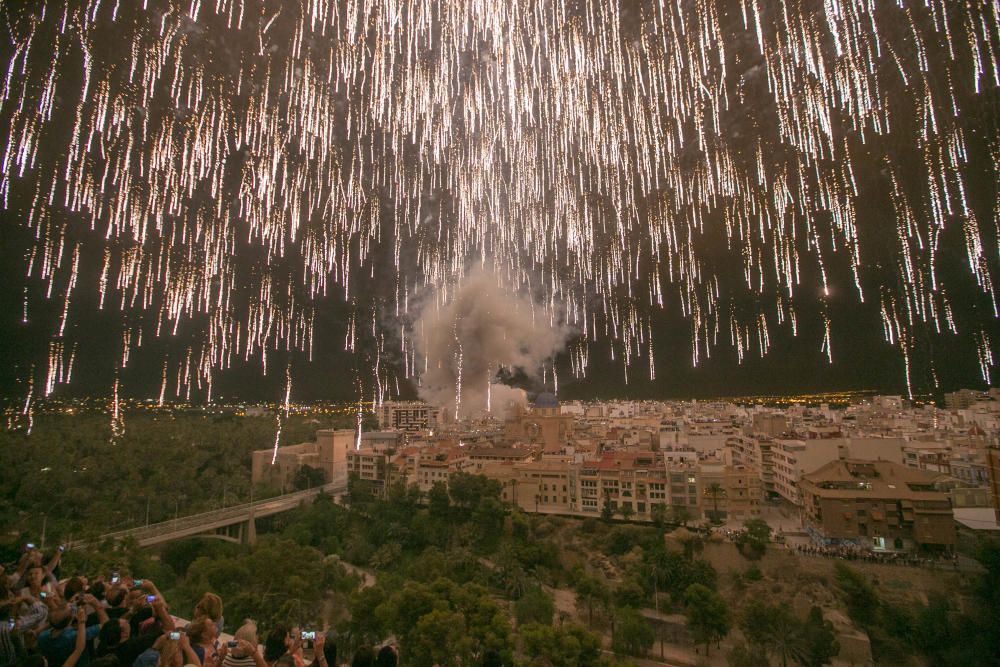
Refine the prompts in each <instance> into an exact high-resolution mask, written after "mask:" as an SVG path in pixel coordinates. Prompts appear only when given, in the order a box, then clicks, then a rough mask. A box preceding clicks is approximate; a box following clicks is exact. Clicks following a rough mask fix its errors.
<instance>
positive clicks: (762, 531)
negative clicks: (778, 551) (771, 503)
mask: <svg viewBox="0 0 1000 667" xmlns="http://www.w3.org/2000/svg"><path fill="white" fill-rule="evenodd" d="M770 541H771V527H770V526H769V525H767V522H766V521H764V520H763V519H748V520H747V521H744V522H743V532H741V533H740V534H739V535H738V536H737V538H736V548H737V549H739V552H740V553H741V554H743V556H745V557H746V558H748V559H750V560H758V559H760V558H761V557H762V556H763V555H764V553H765V552H766V551H767V543H768V542H770Z"/></svg>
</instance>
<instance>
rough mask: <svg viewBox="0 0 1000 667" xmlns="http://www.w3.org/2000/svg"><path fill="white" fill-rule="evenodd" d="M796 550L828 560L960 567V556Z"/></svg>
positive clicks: (840, 547) (839, 547)
mask: <svg viewBox="0 0 1000 667" xmlns="http://www.w3.org/2000/svg"><path fill="white" fill-rule="evenodd" d="M794 548H795V550H796V551H798V552H799V553H800V554H804V555H806V556H825V557H827V558H839V559H841V560H856V561H864V562H868V563H883V564H885V565H909V566H911V567H916V566H926V567H934V566H936V565H939V564H950V565H952V566H955V567H957V565H958V556H957V555H956V554H950V555H942V556H941V557H940V558H922V557H920V556H917V555H915V554H906V553H898V552H885V553H883V552H878V551H872V550H870V549H864V548H862V547H860V546H856V545H853V544H831V545H821V544H799V545H796V546H795V547H794Z"/></svg>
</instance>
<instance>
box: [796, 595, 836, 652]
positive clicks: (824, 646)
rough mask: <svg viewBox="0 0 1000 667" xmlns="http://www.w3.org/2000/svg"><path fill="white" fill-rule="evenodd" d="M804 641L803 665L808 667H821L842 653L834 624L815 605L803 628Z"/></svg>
mask: <svg viewBox="0 0 1000 667" xmlns="http://www.w3.org/2000/svg"><path fill="white" fill-rule="evenodd" d="M802 639H803V643H804V645H805V646H804V648H805V651H804V654H803V656H802V657H804V658H805V660H803V663H802V664H804V665H806V666H807V667H821V666H822V665H825V664H827V663H829V662H830V660H832V659H833V658H834V656H836V655H837V654H838V653H839V652H840V643H839V642H838V641H837V635H836V633H834V631H833V623H831V622H830V621H827V620H825V619H824V618H823V612H822V610H820V608H819V607H817V606H815V605H814V606H813V607H811V608H810V609H809V616H807V617H806V622H805V624H804V625H803V626H802Z"/></svg>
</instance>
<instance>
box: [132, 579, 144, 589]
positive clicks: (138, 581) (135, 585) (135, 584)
mask: <svg viewBox="0 0 1000 667" xmlns="http://www.w3.org/2000/svg"><path fill="white" fill-rule="evenodd" d="M132 587H133V588H142V579H133V580H132Z"/></svg>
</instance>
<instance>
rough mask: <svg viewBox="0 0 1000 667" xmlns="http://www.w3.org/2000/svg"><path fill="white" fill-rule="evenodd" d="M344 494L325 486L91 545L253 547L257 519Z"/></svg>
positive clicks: (337, 486) (128, 532)
mask: <svg viewBox="0 0 1000 667" xmlns="http://www.w3.org/2000/svg"><path fill="white" fill-rule="evenodd" d="M346 491H347V485H346V484H345V483H342V482H338V483H333V484H325V485H323V486H318V487H316V488H314V489H308V490H306V491H296V492H294V493H286V494H284V495H281V496H275V497H274V498H267V499H264V500H257V501H253V502H249V503H245V504H243V505H233V506H231V507H224V508H222V509H217V510H212V511H211V512H202V513H201V514H191V515H188V516H182V517H179V518H177V519H171V520H169V521H162V522H160V523H153V524H150V525H148V526H140V527H138V528H130V529H128V530H120V531H117V532H114V533H107V534H105V535H101V536H100V537H98V538H97V539H96V540H94V543H96V544H101V543H103V542H106V541H109V540H110V541H112V542H119V541H121V540H124V539H126V538H129V537H132V538H135V540H136V541H137V542H138V543H139V546H140V547H150V546H154V545H157V544H166V543H167V542H173V541H175V540H180V539H184V538H187V537H201V538H210V539H219V540H225V541H227V542H236V543H241V544H253V543H254V542H255V541H256V540H257V529H256V525H255V520H256V519H257V518H260V517H265V516H271V515H273V514H280V513H281V512H287V511H289V510H292V509H295V508H296V507H298V506H300V505H302V504H303V503H307V502H311V501H312V500H313V498H315V497H316V496H317V495H319V493H321V492H325V493H327V494H329V495H332V496H337V495H340V494H342V493H345V492H346ZM77 544H78V545H79V544H81V543H77Z"/></svg>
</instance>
